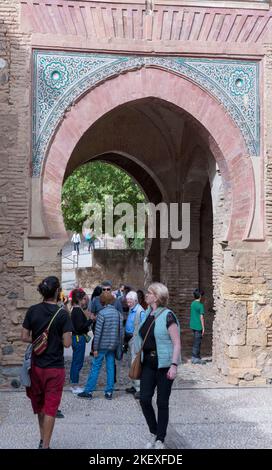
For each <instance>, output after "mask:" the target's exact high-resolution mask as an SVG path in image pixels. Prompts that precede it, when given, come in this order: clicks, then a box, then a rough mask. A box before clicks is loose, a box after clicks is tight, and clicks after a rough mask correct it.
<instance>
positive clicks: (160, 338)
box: [137, 307, 180, 369]
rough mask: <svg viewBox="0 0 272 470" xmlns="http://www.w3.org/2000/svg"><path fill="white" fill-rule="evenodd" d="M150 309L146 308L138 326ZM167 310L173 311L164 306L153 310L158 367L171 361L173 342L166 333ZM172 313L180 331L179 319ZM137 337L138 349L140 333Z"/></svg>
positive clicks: (167, 364)
mask: <svg viewBox="0 0 272 470" xmlns="http://www.w3.org/2000/svg"><path fill="white" fill-rule="evenodd" d="M150 310H151V309H150V308H148V309H147V310H146V317H145V319H144V321H142V322H141V324H140V328H141V326H142V325H143V323H144V322H145V320H146V318H147V317H148V315H149V313H150ZM162 310H163V313H162V314H161V315H159V314H160V312H161V311H162ZM169 312H171V313H173V312H172V310H169V309H168V308H165V307H158V308H157V310H155V318H156V320H155V328H154V336H155V341H156V347H157V354H158V368H159V369H161V368H163V367H170V366H171V363H172V357H173V343H172V340H171V337H170V335H169V333H168V329H167V327H166V317H167V314H168V313H169ZM173 315H174V317H175V318H176V320H177V325H178V329H179V332H180V326H179V321H178V319H177V317H176V315H175V314H174V313H173ZM157 317H158V318H157ZM137 339H138V341H139V349H140V347H141V345H142V342H143V339H142V337H141V336H140V335H138V338H137ZM139 349H138V350H139ZM142 360H143V353H142Z"/></svg>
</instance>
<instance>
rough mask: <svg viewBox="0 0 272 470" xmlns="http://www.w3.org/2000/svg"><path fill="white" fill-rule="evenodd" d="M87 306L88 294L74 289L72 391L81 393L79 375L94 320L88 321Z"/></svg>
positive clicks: (72, 312)
mask: <svg viewBox="0 0 272 470" xmlns="http://www.w3.org/2000/svg"><path fill="white" fill-rule="evenodd" d="M85 304H86V293H85V292H84V291H83V292H82V291H81V290H79V289H74V290H73V293H72V310H71V320H72V324H73V336H72V348H73V357H72V363H71V369H70V382H71V391H72V392H73V393H80V392H82V391H83V389H82V388H79V386H78V383H79V373H80V371H81V369H82V366H83V363H84V357H85V349H86V339H85V335H87V333H88V331H89V328H90V326H91V324H92V320H91V319H89V320H87V318H86V316H85V314H84V311H83V308H84V306H85Z"/></svg>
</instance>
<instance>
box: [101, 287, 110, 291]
mask: <svg viewBox="0 0 272 470" xmlns="http://www.w3.org/2000/svg"><path fill="white" fill-rule="evenodd" d="M102 290H107V291H110V290H111V288H110V287H102Z"/></svg>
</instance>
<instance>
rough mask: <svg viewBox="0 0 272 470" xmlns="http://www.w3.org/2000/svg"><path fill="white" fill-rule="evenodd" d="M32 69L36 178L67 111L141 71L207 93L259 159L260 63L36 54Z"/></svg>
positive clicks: (49, 52) (54, 53)
mask: <svg viewBox="0 0 272 470" xmlns="http://www.w3.org/2000/svg"><path fill="white" fill-rule="evenodd" d="M33 67H34V70H33V103H32V106H33V129H32V174H33V176H39V175H40V172H41V166H42V162H43V159H44V155H45V153H46V150H47V147H48V144H49V142H50V139H51V138H52V136H53V135H54V132H55V130H56V128H57V126H58V124H59V123H60V122H61V120H62V119H63V116H64V114H65V112H66V110H68V109H69V108H70V107H71V106H72V105H73V104H74V103H75V102H76V101H77V100H78V99H79V98H80V97H81V95H82V94H84V93H86V92H87V91H88V90H89V89H91V88H94V87H95V86H96V85H98V84H99V83H101V82H103V81H105V80H106V79H108V78H110V77H114V76H117V75H119V74H120V73H124V72H126V71H129V70H135V69H139V68H141V67H157V68H158V67H159V68H161V69H163V70H168V71H170V72H175V73H177V74H179V75H182V76H184V77H187V78H188V79H190V80H192V81H193V82H194V83H196V84H197V85H199V86H200V87H201V88H203V89H205V90H207V91H208V92H209V93H210V94H211V95H213V96H214V97H215V98H216V99H217V100H218V101H219V102H220V103H221V104H222V105H223V106H224V108H225V110H226V112H227V113H228V114H229V115H230V116H231V117H232V119H233V121H234V122H235V123H236V125H237V126H238V127H239V129H240V130H241V133H242V135H243V137H244V140H245V142H246V145H247V148H248V153H249V155H252V156H258V155H259V148H260V110H259V108H260V104H259V64H258V62H257V61H244V60H231V59H230V60H228V59H204V58H201V59H196V58H188V57H172V56H169V57H166V56H135V55H127V56H124V55H115V54H99V53H96V54H93V53H80V52H56V51H40V50H34V51H33Z"/></svg>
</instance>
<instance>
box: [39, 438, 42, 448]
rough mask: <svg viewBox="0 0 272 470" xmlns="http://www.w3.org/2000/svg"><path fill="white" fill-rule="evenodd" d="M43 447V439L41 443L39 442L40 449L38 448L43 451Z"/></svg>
mask: <svg viewBox="0 0 272 470" xmlns="http://www.w3.org/2000/svg"><path fill="white" fill-rule="evenodd" d="M42 446H43V440H42V439H40V442H39V447H38V449H42Z"/></svg>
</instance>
